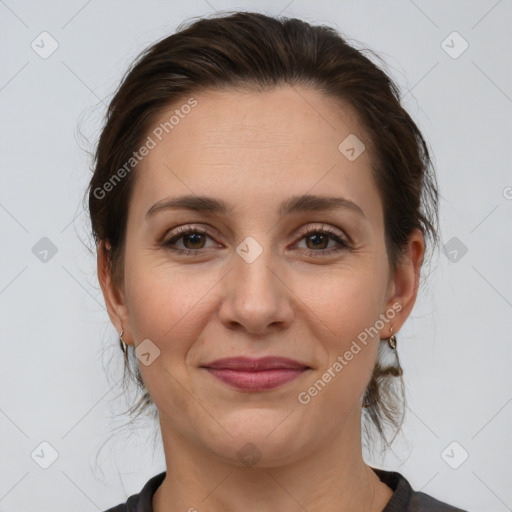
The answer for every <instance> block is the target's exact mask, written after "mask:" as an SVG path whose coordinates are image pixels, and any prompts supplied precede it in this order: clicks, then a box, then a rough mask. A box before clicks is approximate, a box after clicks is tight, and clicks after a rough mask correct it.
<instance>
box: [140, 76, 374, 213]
mask: <svg viewBox="0 0 512 512" xmlns="http://www.w3.org/2000/svg"><path fill="white" fill-rule="evenodd" d="M190 98H193V100H194V101H195V102H196V103H195V106H194V107H192V108H190V107H185V106H186V105H191V104H194V103H191V101H190ZM147 136H148V137H151V139H152V141H153V143H154V147H153V148H152V149H151V150H150V151H149V153H148V155H147V156H146V157H144V159H143V160H142V161H141V162H140V164H139V166H138V168H137V173H136V174H137V179H136V183H135V186H136V187H137V192H138V193H137V194H134V196H133V197H134V198H135V201H136V202H137V203H138V204H136V205H134V207H136V208H138V207H139V206H140V207H146V206H147V208H149V207H150V206H151V205H152V204H153V203H154V202H156V201H158V200H159V199H162V198H163V197H168V196H173V195H175V196H178V195H182V194H185V193H187V194H191V193H192V194H194V193H195V194H201V195H210V196H212V195H213V196H217V197H219V198H221V199H224V200H225V201H226V202H228V203H230V204H233V205H238V206H239V207H240V208H243V205H244V204H247V203H248V202H250V199H251V198H254V199H257V200H258V202H259V204H262V202H264V201H266V200H268V201H269V202H273V201H278V202H279V203H280V202H281V200H282V198H283V197H288V196H292V195H298V194H304V193H307V192H311V193H315V194H322V193H324V194H329V195H333V193H336V192H338V193H339V194H340V195H343V196H344V197H347V198H348V199H350V200H352V201H354V202H357V203H363V204H365V203H366V204H367V206H369V203H371V202H372V201H373V202H374V203H375V200H377V203H378V194H377V190H376V189H375V186H374V183H373V179H372V176H371V167H370V164H371V158H370V151H369V150H368V146H367V149H366V150H364V151H363V152H362V153H361V154H360V156H359V157H358V158H356V159H355V160H349V159H348V158H347V156H346V155H345V154H343V153H342V152H341V151H340V148H339V146H340V143H342V142H343V141H344V140H346V139H347V137H353V136H356V137H357V138H358V139H360V140H362V139H365V136H364V134H363V133H362V131H361V129H360V127H359V123H358V120H357V116H356V115H355V114H354V112H353V111H352V110H351V109H349V108H344V107H343V106H342V105H341V104H340V103H339V102H336V101H335V100H334V99H332V98H330V97H327V96H325V95H323V94H322V93H320V92H318V91H316V90H313V89H307V88H303V87H298V86H294V87H291V86H282V87H278V88H275V89H272V90H269V91H264V92H261V91H258V92H256V91H250V92H249V91H235V90H232V89H229V90H206V91H202V92H198V93H195V94H193V95H191V97H185V98H183V99H181V101H178V102H175V103H174V104H173V105H172V106H170V107H168V108H167V109H165V110H164V111H162V112H161V113H160V115H159V116H158V117H157V118H156V119H155V120H154V121H153V124H152V125H151V127H150V129H149V130H148V133H147ZM349 140H352V139H349ZM142 203H144V204H142ZM147 208H146V210H147ZM377 213H378V212H377Z"/></svg>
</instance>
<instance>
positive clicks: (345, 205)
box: [146, 194, 366, 218]
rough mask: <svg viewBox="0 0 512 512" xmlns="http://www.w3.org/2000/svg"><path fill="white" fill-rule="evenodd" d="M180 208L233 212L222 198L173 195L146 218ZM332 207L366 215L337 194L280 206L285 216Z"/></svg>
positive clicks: (293, 199) (296, 198) (289, 201)
mask: <svg viewBox="0 0 512 512" xmlns="http://www.w3.org/2000/svg"><path fill="white" fill-rule="evenodd" d="M180 209H184V210H192V211H195V212H207V213H216V214H222V215H229V214H231V213H232V212H233V206H231V205H229V204H228V203H226V202H224V201H222V200H220V199H216V198H214V197H208V196H199V195H192V194H191V195H185V196H180V197H173V198H170V199H169V198H166V199H162V200H161V201H158V202H157V203H155V204H154V205H153V206H152V207H151V208H150V209H149V210H148V211H147V213H146V218H148V217H152V216H153V215H155V214H156V213H157V212H160V211H165V210H180ZM332 209H347V210H351V211H353V212H355V213H357V214H359V215H361V216H362V217H366V216H365V213H364V211H363V209H362V208H361V207H360V206H359V205H357V204H356V203H354V202H353V201H350V200H349V199H345V198H343V197H337V196H317V195H311V194H303V195H299V196H293V197H290V198H289V199H287V200H285V201H283V202H282V203H281V205H280V207H279V215H281V216H283V215H288V214H290V213H300V212H308V211H325V210H332Z"/></svg>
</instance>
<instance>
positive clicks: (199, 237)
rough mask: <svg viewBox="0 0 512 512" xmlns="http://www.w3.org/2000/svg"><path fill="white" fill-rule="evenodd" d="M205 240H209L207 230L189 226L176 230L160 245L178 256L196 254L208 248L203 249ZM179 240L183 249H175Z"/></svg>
mask: <svg viewBox="0 0 512 512" xmlns="http://www.w3.org/2000/svg"><path fill="white" fill-rule="evenodd" d="M207 238H210V239H211V237H210V236H209V235H208V232H207V230H205V229H203V228H199V227H190V226H189V227H184V228H178V229H176V230H175V231H174V232H173V233H172V235H171V237H170V238H168V239H166V240H164V241H163V242H162V243H161V245H162V247H164V248H165V249H168V250H170V251H175V252H177V253H178V254H196V253H199V251H201V250H202V249H208V247H205V243H206V239H207ZM180 240H181V243H182V246H183V247H184V249H182V248H180V247H176V244H177V242H179V241H180Z"/></svg>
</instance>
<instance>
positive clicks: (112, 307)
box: [97, 241, 133, 345]
mask: <svg viewBox="0 0 512 512" xmlns="http://www.w3.org/2000/svg"><path fill="white" fill-rule="evenodd" d="M109 252H110V244H109V243H108V242H104V241H100V242H99V243H98V248H97V267H98V280H99V282H100V286H101V290H102V292H103V297H104V299H105V304H106V306H107V312H108V316H109V317H110V321H111V322H112V324H113V325H114V327H115V328H116V330H117V332H118V333H119V334H120V333H121V331H122V330H123V329H124V333H123V341H124V342H125V343H126V344H127V345H131V344H132V343H133V337H132V332H131V327H130V316H129V314H128V308H127V306H126V301H125V299H124V293H123V291H122V290H121V289H119V288H118V286H117V284H116V283H115V282H114V279H113V277H112V272H111V270H110V265H109Z"/></svg>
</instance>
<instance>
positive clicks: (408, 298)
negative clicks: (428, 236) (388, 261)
mask: <svg viewBox="0 0 512 512" xmlns="http://www.w3.org/2000/svg"><path fill="white" fill-rule="evenodd" d="M424 255H425V238H424V236H423V233H422V231H421V230H420V229H418V228H415V229H414V230H413V231H412V232H411V234H410V236H409V241H408V243H407V248H406V249H405V258H404V260H403V262H402V263H400V264H399V265H398V267H397V270H396V273H395V276H394V277H393V278H392V280H391V282H390V284H389V298H388V301H387V304H386V311H388V310H389V309H390V308H391V309H392V310H394V311H395V312H396V314H395V316H394V317H393V320H392V321H389V323H388V324H387V325H386V327H385V328H384V329H385V330H386V331H385V332H383V333H381V336H382V337H383V338H389V337H390V336H391V334H396V333H397V332H398V331H399V330H400V329H401V327H402V325H403V324H404V323H405V321H406V320H407V317H408V316H409V314H410V312H411V311H412V308H413V307H414V303H415V302H416V296H417V295H418V287H419V281H420V270H421V265H422V263H423V258H424ZM398 304H400V305H401V309H400V308H399V306H398ZM391 327H392V328H393V332H391Z"/></svg>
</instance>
